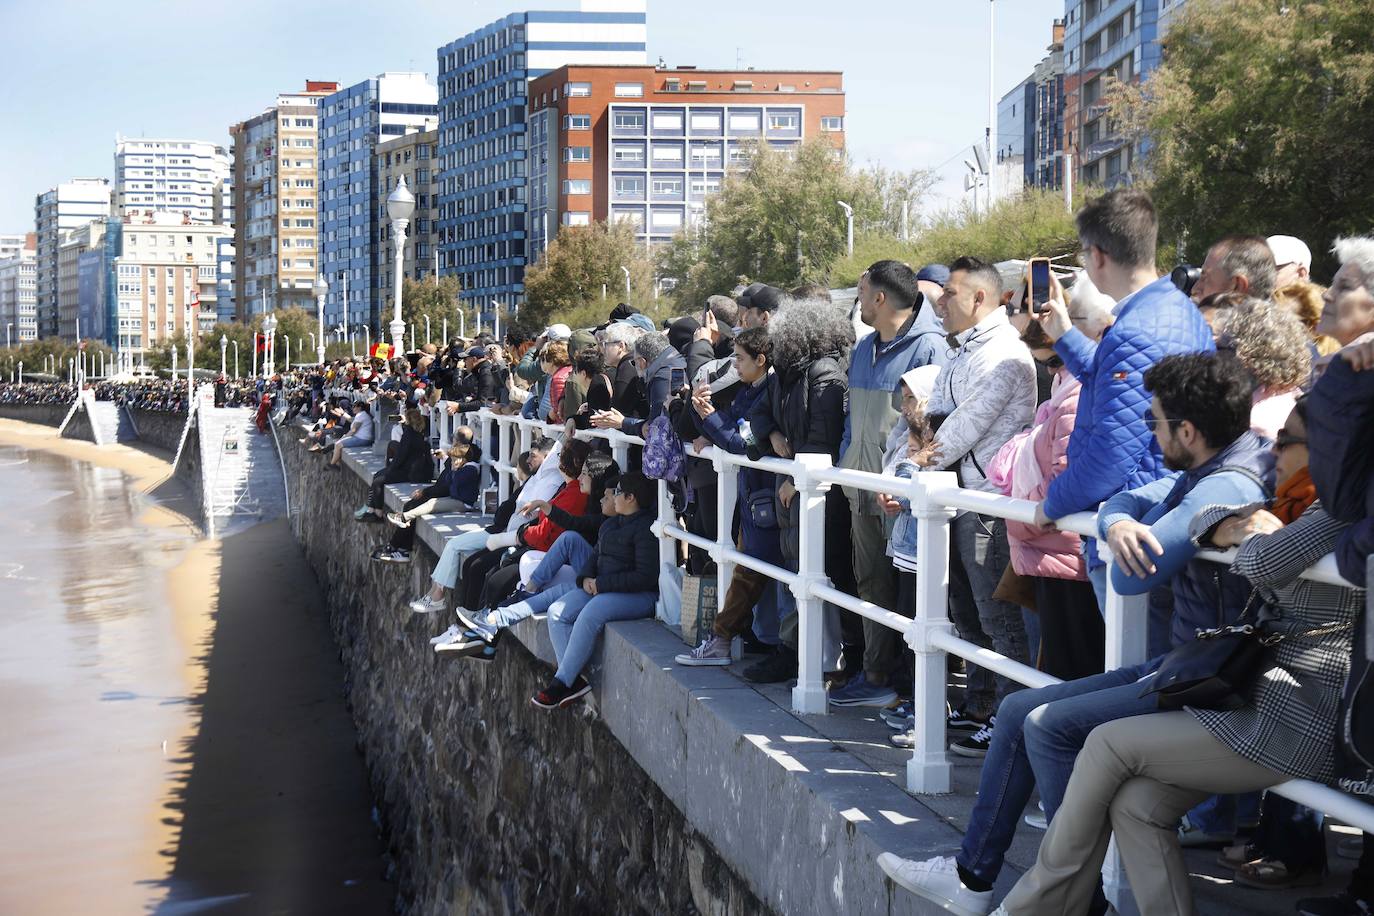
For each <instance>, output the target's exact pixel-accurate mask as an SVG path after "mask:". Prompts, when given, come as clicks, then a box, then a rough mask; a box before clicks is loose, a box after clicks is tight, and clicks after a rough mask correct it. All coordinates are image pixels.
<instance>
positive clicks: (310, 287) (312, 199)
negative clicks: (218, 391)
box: [229, 80, 339, 320]
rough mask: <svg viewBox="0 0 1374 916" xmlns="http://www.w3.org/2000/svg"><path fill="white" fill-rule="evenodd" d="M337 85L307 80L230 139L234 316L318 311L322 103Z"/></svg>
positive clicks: (236, 129)
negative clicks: (285, 310) (290, 310)
mask: <svg viewBox="0 0 1374 916" xmlns="http://www.w3.org/2000/svg"><path fill="white" fill-rule="evenodd" d="M338 91H339V84H338V83H331V82H316V81H313V80H311V81H307V82H306V84H305V91H304V92H286V93H282V94H281V95H279V96H277V100H276V102H275V103H273V105H272V106H271V107H270V108H268V109H267V110H266V111H264V112H263V113H262V114H260V115H258V116H256V117H254V118H250V119H249V120H247V121H243V122H240V123H238V124H235V125H233V126H232V127H230V128H229V134H230V135H231V136H232V137H233V139H234V175H233V189H234V192H233V193H234V197H233V200H234V251H235V255H236V260H235V265H234V292H235V296H236V298H237V303H236V304H237V308H238V317H239V319H240V320H246V319H247V318H249V317H250V316H251V315H255V314H259V313H261V312H264V311H267V312H270V311H275V310H276V309H282V308H289V307H292V306H297V307H301V308H308V309H311V310H313V309H314V307H315V293H314V286H315V277H316V276H317V275H318V273H319V256H318V245H319V215H318V206H317V205H318V199H319V189H318V187H317V183H318V181H319V146H318V144H319V114H320V112H319V104H320V100H321V99H323V98H325V97H327V96H330V95H333V94H334V93H335V92H338Z"/></svg>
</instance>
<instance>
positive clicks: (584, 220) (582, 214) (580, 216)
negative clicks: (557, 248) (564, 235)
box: [563, 210, 592, 226]
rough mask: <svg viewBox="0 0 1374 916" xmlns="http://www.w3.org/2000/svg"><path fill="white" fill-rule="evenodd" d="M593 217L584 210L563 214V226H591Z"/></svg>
mask: <svg viewBox="0 0 1374 916" xmlns="http://www.w3.org/2000/svg"><path fill="white" fill-rule="evenodd" d="M591 224H592V215H591V214H590V213H588V212H586V211H584V210H573V211H569V212H568V213H564V214H563V225H565V226H590V225H591Z"/></svg>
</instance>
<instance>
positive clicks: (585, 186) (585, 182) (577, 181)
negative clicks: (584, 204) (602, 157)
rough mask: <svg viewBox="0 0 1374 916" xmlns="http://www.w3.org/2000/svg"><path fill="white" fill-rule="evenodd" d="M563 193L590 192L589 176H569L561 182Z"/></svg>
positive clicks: (590, 182)
mask: <svg viewBox="0 0 1374 916" xmlns="http://www.w3.org/2000/svg"><path fill="white" fill-rule="evenodd" d="M563 193H564V194H590V193H592V181H591V179H590V178H570V179H568V180H567V181H565V182H563Z"/></svg>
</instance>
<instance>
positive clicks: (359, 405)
mask: <svg viewBox="0 0 1374 916" xmlns="http://www.w3.org/2000/svg"><path fill="white" fill-rule="evenodd" d="M265 397H266V395H264V398H265ZM349 410H350V411H352V414H353V419H352V421H351V422H350V423H349V425H348V432H347V433H346V434H345V435H344V437H343V438H342V439H339V440H338V441H337V442H335V443H334V454H333V455H332V456H331V457H330V459H329V463H328V464H327V465H325V469H326V470H330V471H337V470H338V469H339V466H340V463H341V462H342V461H343V450H344V449H346V448H363V447H364V446H369V445H371V444H372V414H371V412H369V411H368V409H367V402H366V401H354V402H353V403H352V404H351V405H350V406H349Z"/></svg>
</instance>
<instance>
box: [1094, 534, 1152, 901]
mask: <svg viewBox="0 0 1374 916" xmlns="http://www.w3.org/2000/svg"><path fill="white" fill-rule="evenodd" d="M1097 550H1098V554H1099V555H1100V556H1101V557H1102V558H1103V559H1104V560H1106V561H1107V570H1106V576H1107V608H1106V613H1105V614H1104V617H1105V618H1106V629H1107V646H1106V669H1105V670H1107V671H1113V670H1115V669H1117V668H1123V667H1125V666H1126V665H1138V664H1140V663H1141V662H1143V661H1145V659H1146V653H1147V646H1148V637H1149V628H1150V607H1149V596H1148V595H1119V594H1117V591H1116V588H1115V587H1113V585H1112V567H1113V565H1114V562H1113V560H1112V557H1111V554H1109V553H1108V552H1107V548H1106V544H1105V543H1104V542H1103V541H1100V540H1099V541H1098V542H1097ZM1102 889H1103V892H1104V893H1105V894H1106V896H1107V899H1108V900H1110V901H1111V903H1112V906H1113V907H1115V908H1116V911H1117V912H1118V913H1121V914H1123V916H1132V914H1136V913H1139V912H1140V908H1139V907H1138V906H1137V905H1136V902H1135V895H1134V894H1133V893H1132V892H1131V885H1130V883H1129V882H1128V881H1127V880H1126V869H1125V867H1124V866H1123V865H1122V864H1121V853H1120V852H1119V851H1118V850H1117V848H1116V837H1112V841H1111V843H1110V844H1108V846H1107V857H1106V858H1105V859H1103V861H1102Z"/></svg>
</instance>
